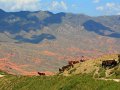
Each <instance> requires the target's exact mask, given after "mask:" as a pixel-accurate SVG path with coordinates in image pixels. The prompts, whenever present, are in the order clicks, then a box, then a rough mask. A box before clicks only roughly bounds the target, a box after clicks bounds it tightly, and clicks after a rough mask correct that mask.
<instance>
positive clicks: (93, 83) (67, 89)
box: [0, 75, 120, 90]
mask: <svg viewBox="0 0 120 90" xmlns="http://www.w3.org/2000/svg"><path fill="white" fill-rule="evenodd" d="M0 90H120V83H117V82H113V81H101V80H95V79H93V78H91V76H90V75H74V76H70V77H65V76H49V77H46V76H32V77H27V76H13V75H6V76H5V77H2V78H0Z"/></svg>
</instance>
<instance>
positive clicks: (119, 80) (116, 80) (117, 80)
mask: <svg viewBox="0 0 120 90" xmlns="http://www.w3.org/2000/svg"><path fill="white" fill-rule="evenodd" d="M98 80H105V81H115V82H120V79H106V78H99V79H98Z"/></svg>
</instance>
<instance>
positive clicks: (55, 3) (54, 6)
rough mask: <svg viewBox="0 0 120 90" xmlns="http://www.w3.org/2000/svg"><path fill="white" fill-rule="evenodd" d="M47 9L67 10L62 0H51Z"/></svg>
mask: <svg viewBox="0 0 120 90" xmlns="http://www.w3.org/2000/svg"><path fill="white" fill-rule="evenodd" d="M49 9H50V10H55V11H58V10H67V9H68V7H67V4H66V3H65V2H64V1H60V2H59V1H52V2H51V3H50V5H49Z"/></svg>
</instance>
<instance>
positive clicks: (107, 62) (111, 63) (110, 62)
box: [102, 60, 117, 68]
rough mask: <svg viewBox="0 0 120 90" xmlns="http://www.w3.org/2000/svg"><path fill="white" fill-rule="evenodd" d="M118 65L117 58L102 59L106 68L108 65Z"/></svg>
mask: <svg viewBox="0 0 120 90" xmlns="http://www.w3.org/2000/svg"><path fill="white" fill-rule="evenodd" d="M116 65H117V61H115V60H106V61H102V67H104V68H106V67H114V66H116Z"/></svg>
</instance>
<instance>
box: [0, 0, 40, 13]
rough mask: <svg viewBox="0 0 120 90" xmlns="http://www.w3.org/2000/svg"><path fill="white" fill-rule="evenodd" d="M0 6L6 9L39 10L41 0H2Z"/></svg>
mask: <svg viewBox="0 0 120 90" xmlns="http://www.w3.org/2000/svg"><path fill="white" fill-rule="evenodd" d="M0 8H1V9H4V10H6V11H20V10H23V11H24V10H39V9H40V0H0Z"/></svg>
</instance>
